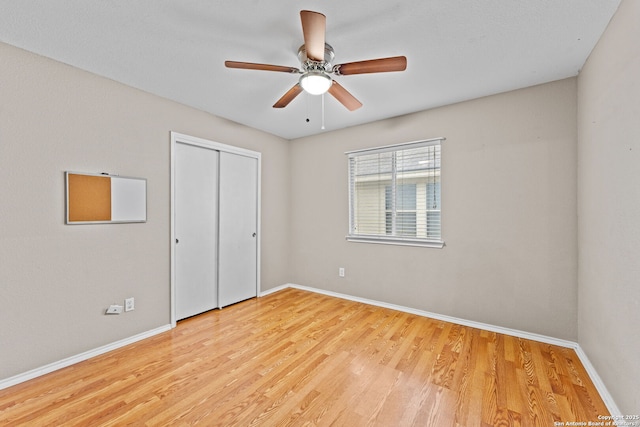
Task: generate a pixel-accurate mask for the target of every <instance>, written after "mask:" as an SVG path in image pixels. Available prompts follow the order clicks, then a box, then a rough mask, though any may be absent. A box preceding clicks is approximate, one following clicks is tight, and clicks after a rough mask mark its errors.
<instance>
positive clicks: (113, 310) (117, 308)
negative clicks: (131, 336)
mask: <svg viewBox="0 0 640 427" xmlns="http://www.w3.org/2000/svg"><path fill="white" fill-rule="evenodd" d="M122 308H123V307H122V306H121V305H118V304H111V305H110V306H109V308H107V312H106V313H105V314H120V313H122Z"/></svg>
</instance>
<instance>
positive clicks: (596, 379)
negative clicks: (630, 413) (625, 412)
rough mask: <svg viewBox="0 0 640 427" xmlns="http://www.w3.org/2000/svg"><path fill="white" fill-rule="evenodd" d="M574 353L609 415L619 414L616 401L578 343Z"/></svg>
mask: <svg viewBox="0 0 640 427" xmlns="http://www.w3.org/2000/svg"><path fill="white" fill-rule="evenodd" d="M576 354H577V355H578V358H579V359H580V362H582V366H584V369H585V370H586V371H587V373H588V374H589V377H590V378H591V381H592V382H593V385H594V386H596V389H597V390H598V393H600V397H601V398H602V400H603V401H604V404H605V405H607V409H608V410H609V412H610V413H611V415H617V416H621V415H622V412H620V409H618V405H616V402H615V401H614V400H613V397H612V396H611V393H609V390H607V387H606V386H605V385H604V382H603V381H602V378H600V375H598V372H597V371H596V368H594V367H593V365H592V364H591V361H590V360H589V358H588V357H587V354H586V353H585V352H584V350H583V349H582V347H580V345H578V348H577V349H576Z"/></svg>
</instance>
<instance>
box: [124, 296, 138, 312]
mask: <svg viewBox="0 0 640 427" xmlns="http://www.w3.org/2000/svg"><path fill="white" fill-rule="evenodd" d="M135 308H136V304H135V299H134V298H133V297H131V298H127V299H125V300H124V311H132V310H134V309H135Z"/></svg>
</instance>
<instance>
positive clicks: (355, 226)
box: [347, 138, 444, 247]
mask: <svg viewBox="0 0 640 427" xmlns="http://www.w3.org/2000/svg"><path fill="white" fill-rule="evenodd" d="M442 140H443V138H437V139H431V140H427V141H419V142H412V143H407V144H399V145H394V146H388V147H380V148H374V149H369V150H360V151H352V152H349V153H347V155H348V158H349V235H348V236H347V238H348V239H349V240H352V241H364V242H373V243H397V244H405V245H417V246H433V247H442V246H443V245H444V243H443V241H442V234H441V227H440V224H441V211H440V204H441V203H440V200H441V197H440V194H441V191H440V158H441V156H440V152H441V150H440V147H441V144H440V143H441V141H442Z"/></svg>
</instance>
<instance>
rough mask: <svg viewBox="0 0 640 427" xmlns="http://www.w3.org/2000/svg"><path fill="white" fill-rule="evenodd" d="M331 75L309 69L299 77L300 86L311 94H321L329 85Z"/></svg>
mask: <svg viewBox="0 0 640 427" xmlns="http://www.w3.org/2000/svg"><path fill="white" fill-rule="evenodd" d="M331 84H332V81H331V77H329V76H328V75H326V74H325V73H322V72H318V71H309V72H306V73H304V74H303V75H302V76H301V77H300V86H302V88H303V89H304V90H305V91H306V92H307V93H310V94H311V95H322V94H323V93H325V92H327V91H328V90H329V88H330V87H331Z"/></svg>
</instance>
